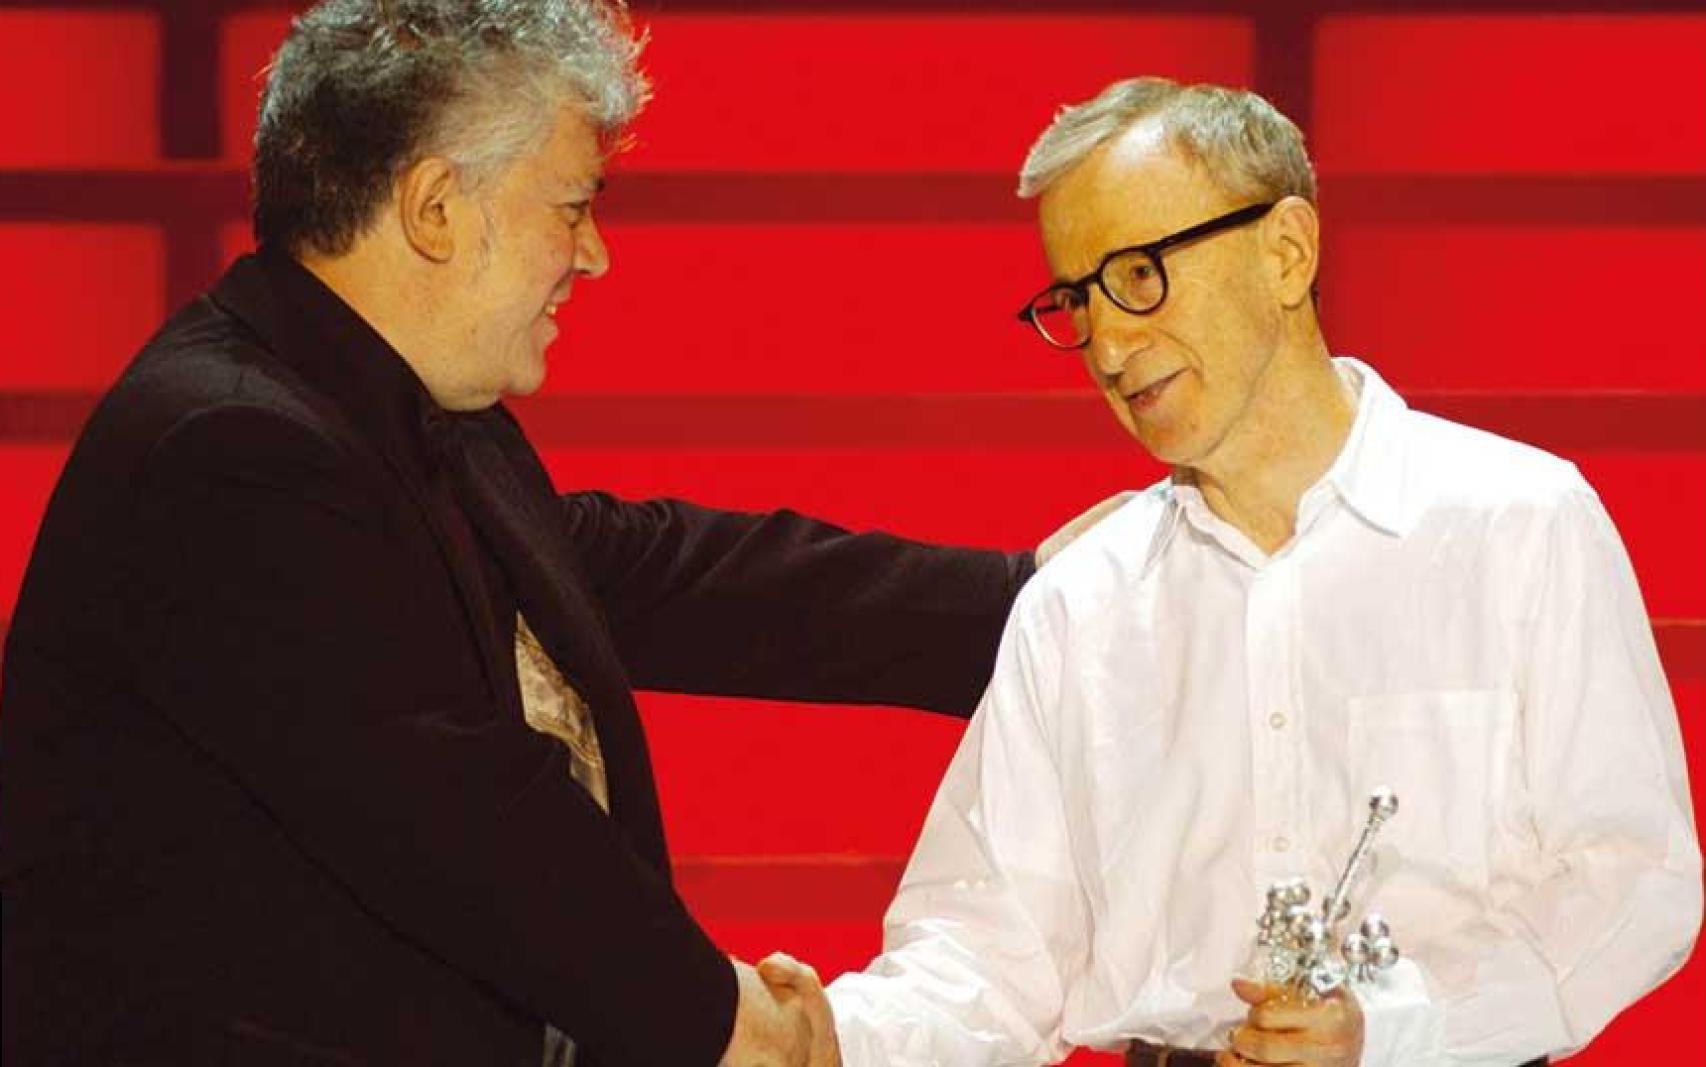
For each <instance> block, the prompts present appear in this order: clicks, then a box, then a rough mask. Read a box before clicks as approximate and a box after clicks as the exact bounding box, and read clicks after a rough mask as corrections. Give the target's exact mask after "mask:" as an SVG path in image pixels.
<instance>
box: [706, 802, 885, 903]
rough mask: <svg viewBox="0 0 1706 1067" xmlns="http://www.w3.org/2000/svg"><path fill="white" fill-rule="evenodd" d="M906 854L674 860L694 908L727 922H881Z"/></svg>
mask: <svg viewBox="0 0 1706 1067" xmlns="http://www.w3.org/2000/svg"><path fill="white" fill-rule="evenodd" d="M807 802H808V803H810V802H811V801H810V800H808V801H807ZM820 802H821V801H820ZM840 802H841V803H845V802H846V801H845V800H842V801H840ZM826 829H828V828H827V827H826ZM905 862H906V861H905V860H904V859H903V858H902V857H899V856H880V857H879V856H857V855H827V856H686V857H681V858H678V859H677V860H676V861H675V881H676V887H677V888H678V889H679V890H680V892H681V895H682V896H683V897H684V898H685V899H686V901H687V903H688V905H689V906H690V907H691V908H692V909H693V910H694V911H695V912H704V913H706V914H708V915H714V916H716V918H717V919H718V920H719V921H723V922H730V921H733V922H741V921H753V920H757V921H762V922H800V921H813V920H817V921H822V920H826V919H827V920H835V921H853V920H865V921H869V922H876V921H878V920H879V919H880V918H881V916H882V913H883V910H884V909H885V908H887V907H888V904H889V901H890V900H891V899H893V897H894V891H895V888H896V887H897V886H899V884H900V875H901V870H902V868H903V867H904V866H905Z"/></svg>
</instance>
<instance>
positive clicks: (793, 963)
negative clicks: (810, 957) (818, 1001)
mask: <svg viewBox="0 0 1706 1067" xmlns="http://www.w3.org/2000/svg"><path fill="white" fill-rule="evenodd" d="M758 976H759V977H760V978H762V979H764V982H765V984H766V985H780V986H787V987H789V988H799V987H807V988H809V987H810V986H812V985H815V984H817V981H818V977H817V972H816V971H814V970H812V968H811V967H809V966H808V965H806V964H804V963H801V962H800V961H799V960H797V959H795V958H794V957H792V956H790V955H788V954H787V953H786V952H772V953H771V954H770V955H768V956H766V957H764V958H763V959H762V960H759V961H758Z"/></svg>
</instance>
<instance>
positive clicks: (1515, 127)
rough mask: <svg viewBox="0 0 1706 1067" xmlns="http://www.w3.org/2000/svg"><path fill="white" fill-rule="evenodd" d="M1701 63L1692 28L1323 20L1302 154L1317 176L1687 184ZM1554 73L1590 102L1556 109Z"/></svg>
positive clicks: (1656, 19)
mask: <svg viewBox="0 0 1706 1067" xmlns="http://www.w3.org/2000/svg"><path fill="white" fill-rule="evenodd" d="M1703 55H1706V17H1684V16H1674V17H1672V16H1650V17H1639V18H1626V17H1619V16H1616V15H1610V14H1607V15H1602V16H1585V15H1584V16H1578V17H1572V18H1568V19H1559V18H1548V17H1544V16H1541V15H1535V16H1499V15H1487V16H1474V17H1427V16H1388V15H1346V16H1342V17H1331V18H1327V19H1325V20H1323V21H1322V22H1321V24H1320V26H1319V28H1318V30H1317V33H1316V36H1315V56H1314V62H1315V85H1314V90H1315V114H1314V121H1313V133H1314V136H1313V144H1314V150H1315V153H1316V157H1317V160H1318V162H1319V163H1320V166H1321V169H1322V170H1323V171H1326V172H1329V173H1344V172H1362V173H1371V172H1379V173H1393V172H1446V173H1462V172H1466V171H1467V172H1474V171H1482V172H1486V171H1503V172H1510V173H1543V172H1553V173H1578V174H1580V173H1595V174H1604V173H1650V174H1694V175H1698V174H1700V173H1702V172H1706V63H1703V62H1702V61H1701V57H1702V56H1703ZM1442 71H1449V72H1450V76H1449V77H1442V76H1441V72H1442ZM1560 72H1577V73H1579V74H1581V75H1583V76H1585V77H1587V78H1588V80H1589V81H1591V83H1592V91H1582V92H1573V93H1570V94H1569V96H1568V99H1567V100H1565V99H1561V98H1560V97H1559V94H1558V92H1557V84H1558V83H1557V75H1558V74H1559V73H1560Z"/></svg>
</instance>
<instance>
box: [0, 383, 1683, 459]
mask: <svg viewBox="0 0 1706 1067" xmlns="http://www.w3.org/2000/svg"><path fill="white" fill-rule="evenodd" d="M1405 392H1406V394H1407V395H1408V396H1409V398H1410V400H1411V402H1412V404H1413V405H1414V406H1415V407H1417V408H1419V409H1421V410H1424V411H1429V412H1433V413H1434V414H1438V415H1441V416H1443V417H1445V418H1449V419H1453V420H1455V421H1459V422H1465V423H1468V424H1470V425H1473V426H1479V427H1481V428H1483V429H1487V430H1491V431H1493V432H1495V433H1498V434H1502V435H1504V436H1507V437H1514V438H1516V439H1518V440H1522V441H1528V442H1530V443H1532V444H1536V445H1539V446H1540V447H1542V448H1547V449H1550V450H1552V451H1570V450H1578V449H1601V450H1606V449H1618V450H1657V451H1693V450H1699V449H1706V394H1643V393H1559V394H1552V395H1548V394H1500V393H1491V392H1488V393H1481V392H1469V391H1453V392H1447V391H1436V390H1405ZM95 399H96V397H95V394H93V393H81V392H30V391H24V390H6V391H3V392H0V442H41V441H65V440H69V439H70V438H71V437H73V436H75V434H76V432H77V430H78V429H79V428H80V427H81V426H82V424H83V422H84V420H85V419H86V418H88V414H89V412H90V411H91V410H92V409H93V407H94V403H95ZM1100 405H1101V401H1100V400H1099V399H1097V398H1096V397H1094V396H1090V395H1087V394H1086V393H1084V392H1080V391H1073V392H1061V393H1036V394H992V395H982V394H940V395H896V396H836V395H822V394H814V395H808V396H789V395H772V396H752V395H743V396H721V397H718V396H672V395H668V394H663V395H658V396H624V395H604V396H541V397H534V398H531V399H526V400H520V401H517V402H515V404H514V408H515V410H516V411H517V412H518V413H519V414H520V416H521V418H522V420H523V421H524V422H525V423H526V424H527V426H528V431H529V433H530V434H531V435H532V436H533V439H534V440H535V441H536V442H537V443H538V444H539V445H540V446H541V447H556V448H596V449H707V448H709V449H715V448H788V449H834V448H852V449H870V448H874V449H919V448H998V449H1044V450H1049V449H1056V450H1074V449H1084V448H1116V449H1117V448H1123V447H1125V445H1126V443H1127V442H1126V441H1125V439H1124V437H1123V436H1122V434H1121V431H1120V430H1119V428H1118V427H1117V426H1116V425H1115V424H1114V423H1113V421H1112V420H1111V419H1110V418H1108V416H1107V414H1106V412H1105V410H1104V409H1103V408H1102V407H1101V406H1100Z"/></svg>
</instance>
